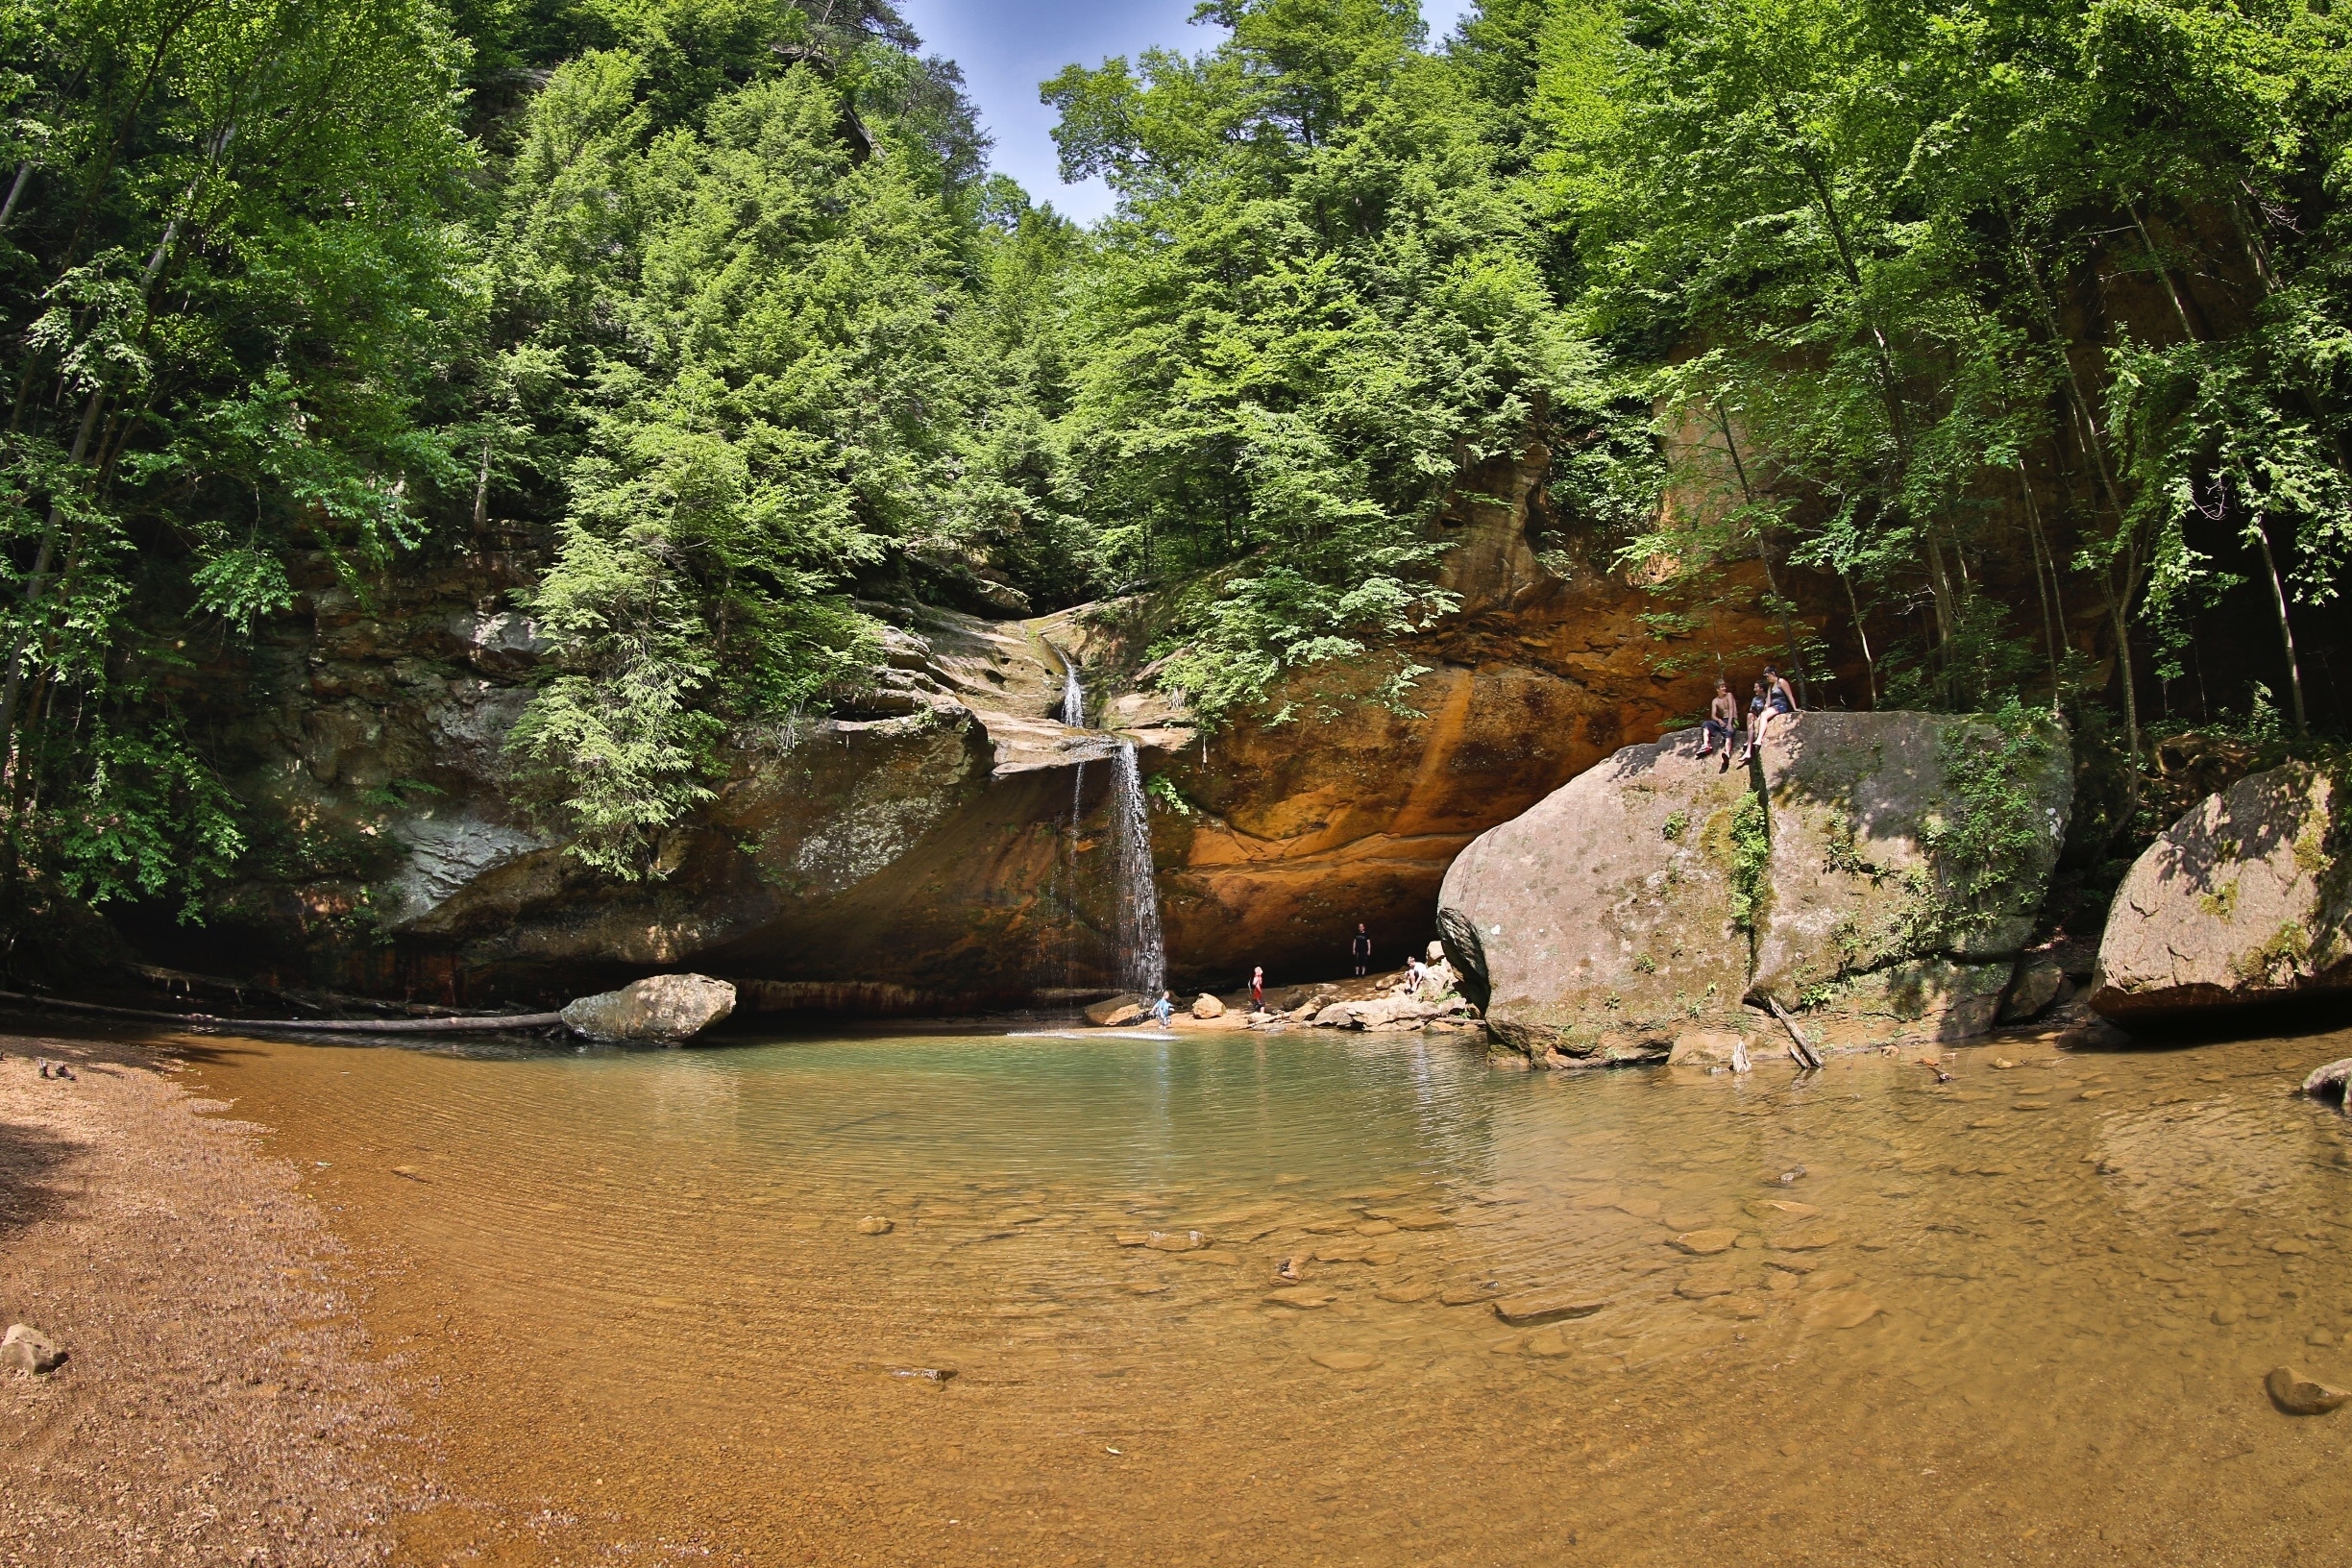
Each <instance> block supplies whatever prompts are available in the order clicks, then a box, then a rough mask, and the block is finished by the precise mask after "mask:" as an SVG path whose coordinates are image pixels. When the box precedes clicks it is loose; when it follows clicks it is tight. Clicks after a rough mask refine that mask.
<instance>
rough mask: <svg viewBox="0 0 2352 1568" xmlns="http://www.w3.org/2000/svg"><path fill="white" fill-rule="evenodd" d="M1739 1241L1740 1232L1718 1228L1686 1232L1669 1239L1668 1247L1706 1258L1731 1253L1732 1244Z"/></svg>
mask: <svg viewBox="0 0 2352 1568" xmlns="http://www.w3.org/2000/svg"><path fill="white" fill-rule="evenodd" d="M1738 1239H1739V1232H1737V1231H1734V1230H1727V1229H1723V1228H1720V1227H1718V1228H1715V1229H1711V1230H1704V1231H1685V1232H1683V1233H1682V1234H1681V1235H1680V1236H1677V1237H1668V1238H1667V1245H1669V1246H1672V1247H1674V1248H1676V1249H1678V1250H1679V1251H1682V1252H1687V1253H1692V1254H1695V1255H1697V1256H1699V1257H1702V1258H1705V1257H1710V1256H1712V1255H1713V1254H1715V1253H1719V1252H1729V1251H1730V1250H1731V1246H1732V1243H1734V1242H1736V1241H1737V1240H1738Z"/></svg>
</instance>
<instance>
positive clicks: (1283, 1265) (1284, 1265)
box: [1274, 1258, 1299, 1281]
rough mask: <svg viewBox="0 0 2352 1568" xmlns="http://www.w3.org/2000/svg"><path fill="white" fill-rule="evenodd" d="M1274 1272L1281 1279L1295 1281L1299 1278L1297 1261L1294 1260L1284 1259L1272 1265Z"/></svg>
mask: <svg viewBox="0 0 2352 1568" xmlns="http://www.w3.org/2000/svg"><path fill="white" fill-rule="evenodd" d="M1274 1272H1275V1274H1276V1275H1277V1276H1279V1277H1280V1278H1282V1279H1286V1280H1293V1281H1295V1280H1296V1279H1297V1278H1298V1277H1299V1261H1298V1260H1297V1259H1296V1258H1285V1259H1284V1260H1283V1261H1282V1262H1279V1263H1276V1264H1275V1265H1274Z"/></svg>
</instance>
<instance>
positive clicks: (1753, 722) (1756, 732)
mask: <svg viewBox="0 0 2352 1568" xmlns="http://www.w3.org/2000/svg"><path fill="white" fill-rule="evenodd" d="M1764 715H1765V703H1764V683H1763V682H1762V681H1760V680H1759V681H1757V682H1756V683H1755V695H1754V696H1753V697H1751V698H1749V699H1748V744H1747V746H1746V747H1744V748H1743V749H1742V750H1741V752H1740V754H1739V755H1738V756H1736V757H1733V758H1732V759H1731V760H1732V761H1733V762H1735V763H1738V764H1739V765H1740V766H1742V767H1746V766H1747V764H1748V759H1749V758H1750V757H1752V756H1754V755H1755V754H1756V747H1759V746H1761V745H1763V743H1764Z"/></svg>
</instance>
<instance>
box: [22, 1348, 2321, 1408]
mask: <svg viewBox="0 0 2352 1568" xmlns="http://www.w3.org/2000/svg"><path fill="white" fill-rule="evenodd" d="M10 1332H11V1333H14V1332H15V1331H13V1330H11V1331H10ZM2263 1388H2264V1389H2265V1391H2266V1392H2267V1393H2268V1394H2269V1395H2270V1403H2271V1404H2273V1405H2276V1406H2277V1407H2278V1408H2279V1409H2282V1410H2284V1411H2286V1412H2287V1413H2288V1414H2289V1415H2325V1414H2327V1412H2328V1411H2330V1410H2332V1409H2337V1408H2338V1407H2339V1406H2340V1405H2342V1404H2343V1403H2344V1401H2346V1400H2348V1399H2352V1391H2347V1390H2345V1389H2342V1388H2331V1387H2329V1386H2328V1385H2327V1384H2324V1383H2320V1382H2318V1381H2316V1380H2315V1379H2312V1378H2307V1377H2305V1376H2304V1375H2303V1374H2302V1373H2301V1372H2299V1371H2297V1370H2296V1369H2295V1368H2293V1367H2291V1366H2274V1367H2272V1368H2271V1369H2270V1375H2269V1376H2268V1377H2266V1378H2265V1379H2263Z"/></svg>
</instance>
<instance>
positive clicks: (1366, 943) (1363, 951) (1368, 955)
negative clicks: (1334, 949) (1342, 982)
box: [1348, 920, 1372, 980]
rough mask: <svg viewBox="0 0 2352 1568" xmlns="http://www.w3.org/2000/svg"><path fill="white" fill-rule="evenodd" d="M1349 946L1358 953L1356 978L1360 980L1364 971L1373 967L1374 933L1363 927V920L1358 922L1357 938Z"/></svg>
mask: <svg viewBox="0 0 2352 1568" xmlns="http://www.w3.org/2000/svg"><path fill="white" fill-rule="evenodd" d="M1348 946H1349V950H1350V951H1352V952H1353V953H1355V955H1356V978H1357V979H1359V980H1360V979H1362V978H1363V975H1364V971H1365V970H1366V969H1368V968H1371V967H1372V933H1370V932H1369V931H1366V930H1365V929H1364V928H1363V921H1361V920H1358V921H1357V922H1356V940H1355V941H1354V942H1352V943H1349V944H1348Z"/></svg>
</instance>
